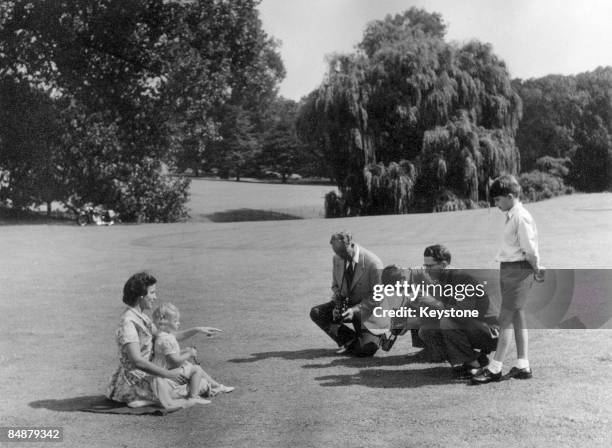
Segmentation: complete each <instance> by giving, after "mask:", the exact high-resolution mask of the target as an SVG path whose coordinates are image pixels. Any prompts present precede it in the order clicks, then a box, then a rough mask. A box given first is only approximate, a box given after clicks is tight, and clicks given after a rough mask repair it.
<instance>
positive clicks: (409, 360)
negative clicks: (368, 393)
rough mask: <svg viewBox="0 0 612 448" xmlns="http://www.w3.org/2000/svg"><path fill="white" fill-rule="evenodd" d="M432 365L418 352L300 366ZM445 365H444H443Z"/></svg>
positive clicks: (352, 358)
mask: <svg viewBox="0 0 612 448" xmlns="http://www.w3.org/2000/svg"><path fill="white" fill-rule="evenodd" d="M418 363H420V364H432V363H431V362H428V361H426V360H425V359H424V358H423V356H422V355H421V353H420V352H417V353H413V354H408V355H393V356H381V357H379V356H375V357H368V358H363V357H355V356H352V357H342V358H338V359H334V360H333V361H331V362H330V363H327V364H306V365H304V366H302V367H303V368H305V369H324V368H327V367H337V366H344V367H382V366H387V367H393V366H404V365H407V364H418ZM445 364H446V363H445Z"/></svg>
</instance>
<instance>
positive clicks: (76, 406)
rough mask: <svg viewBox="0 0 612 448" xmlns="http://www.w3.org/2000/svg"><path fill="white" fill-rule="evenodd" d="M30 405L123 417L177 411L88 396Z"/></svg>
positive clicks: (60, 410)
mask: <svg viewBox="0 0 612 448" xmlns="http://www.w3.org/2000/svg"><path fill="white" fill-rule="evenodd" d="M29 405H30V407H32V408H35V409H38V408H44V409H49V410H51V411H57V412H93V413H95V414H122V415H166V414H168V413H169V412H174V411H176V410H177V409H171V410H169V409H164V408H162V407H159V406H156V405H149V406H142V407H138V408H130V407H129V406H127V405H126V404H125V403H119V402H117V401H113V400H109V399H108V398H106V397H105V396H104V395H87V396H83V397H74V398H64V399H60V400H52V399H49V400H38V401H33V402H31V403H30V404H29Z"/></svg>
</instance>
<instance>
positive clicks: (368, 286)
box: [310, 232, 386, 356]
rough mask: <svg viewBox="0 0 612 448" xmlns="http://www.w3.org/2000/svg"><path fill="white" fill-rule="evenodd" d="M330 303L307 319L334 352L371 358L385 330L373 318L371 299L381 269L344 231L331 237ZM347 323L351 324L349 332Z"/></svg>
mask: <svg viewBox="0 0 612 448" xmlns="http://www.w3.org/2000/svg"><path fill="white" fill-rule="evenodd" d="M330 244H331V247H332V250H333V251H334V257H333V274H332V291H333V295H332V298H331V301H329V302H327V303H324V304H322V305H317V306H315V307H313V308H312V309H311V310H310V318H311V319H312V320H313V322H314V323H315V324H317V325H318V326H319V327H320V328H321V329H322V330H323V331H325V332H326V333H327V334H328V335H329V336H330V337H331V338H332V339H333V340H334V341H335V342H336V343H337V344H338V346H339V347H340V349H339V350H338V353H339V354H340V353H345V352H348V353H350V354H353V355H356V356H372V355H374V353H376V351H377V350H378V347H379V343H380V338H381V336H382V335H383V334H384V333H385V331H386V329H385V328H381V327H383V325H381V324H380V322H378V321H377V318H376V317H375V316H373V314H372V310H373V309H374V307H375V306H377V302H375V301H374V300H373V298H372V296H373V293H374V285H377V284H379V283H380V275H381V271H382V268H383V265H382V262H381V261H380V258H378V257H377V256H376V255H374V254H373V253H372V252H370V251H369V250H367V249H365V248H364V247H361V246H359V245H358V244H357V243H355V242H354V241H353V238H352V236H351V234H350V233H348V232H340V233H335V234H333V235H332V237H331V240H330ZM347 323H352V324H353V328H352V329H351V328H350V327H349V326H348V325H346V324H347Z"/></svg>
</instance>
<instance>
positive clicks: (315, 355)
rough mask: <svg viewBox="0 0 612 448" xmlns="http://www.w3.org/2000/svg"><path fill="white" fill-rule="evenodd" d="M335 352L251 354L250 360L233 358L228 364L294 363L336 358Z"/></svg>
mask: <svg viewBox="0 0 612 448" xmlns="http://www.w3.org/2000/svg"><path fill="white" fill-rule="evenodd" d="M336 350H337V349H332V350H329V349H324V348H311V349H306V350H296V351H280V352H262V353H252V354H251V357H250V358H234V359H230V360H229V361H228V362H233V363H237V364H242V363H245V362H256V361H262V360H264V359H269V358H282V359H286V360H289V361H294V360H298V359H317V358H329V357H332V356H338V355H337V354H336Z"/></svg>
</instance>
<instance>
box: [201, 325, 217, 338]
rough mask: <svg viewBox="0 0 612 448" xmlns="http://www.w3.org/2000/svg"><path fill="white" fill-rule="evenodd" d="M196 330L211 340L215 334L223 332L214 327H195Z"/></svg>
mask: <svg viewBox="0 0 612 448" xmlns="http://www.w3.org/2000/svg"><path fill="white" fill-rule="evenodd" d="M196 330H198V331H199V332H200V333H203V334H205V335H206V336H208V337H209V338H211V337H212V336H213V335H214V334H215V333H216V332H220V333H222V332H223V330H219V329H218V328H214V327H197V328H196Z"/></svg>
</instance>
